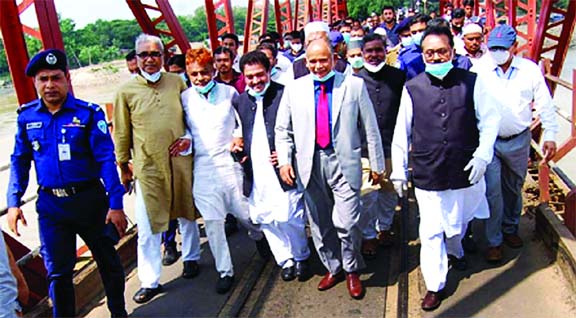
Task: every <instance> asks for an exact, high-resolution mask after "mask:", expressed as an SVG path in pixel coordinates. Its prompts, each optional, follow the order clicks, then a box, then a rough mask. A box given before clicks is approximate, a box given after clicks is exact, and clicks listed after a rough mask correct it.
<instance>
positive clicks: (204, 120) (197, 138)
mask: <svg viewBox="0 0 576 318" xmlns="http://www.w3.org/2000/svg"><path fill="white" fill-rule="evenodd" d="M237 94H238V93H237V92H236V89H234V87H232V86H230V85H226V84H221V83H216V85H214V88H212V89H211V90H210V92H209V93H208V96H207V97H204V96H202V95H201V94H199V93H197V92H196V91H195V90H194V88H189V89H188V90H186V91H185V92H183V93H182V103H183V105H184V112H185V114H186V116H185V118H186V121H187V123H188V126H189V127H190V133H191V135H192V142H193V147H194V187H195V190H194V191H195V202H196V206H197V207H198V209H199V210H200V213H201V214H202V217H203V218H204V219H205V220H223V219H224V218H225V217H226V214H227V213H228V212H235V213H236V214H238V213H246V214H247V213H248V211H247V202H246V199H245V198H244V197H243V196H242V167H241V166H240V164H239V163H237V162H234V160H233V158H232V156H231V155H230V145H231V143H232V138H233V136H234V134H235V132H238V131H240V130H239V128H238V123H237V121H236V118H237V117H236V113H235V111H234V108H233V107H232V97H234V96H236V95H237ZM230 207H232V209H238V211H229V209H230ZM240 210H244V211H240ZM246 218H247V217H246Z"/></svg>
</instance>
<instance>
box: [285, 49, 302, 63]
mask: <svg viewBox="0 0 576 318" xmlns="http://www.w3.org/2000/svg"><path fill="white" fill-rule="evenodd" d="M304 53H305V51H304V49H303V48H302V49H301V50H300V51H298V53H296V55H293V54H292V50H287V51H286V52H284V53H283V54H284V56H285V57H286V58H287V59H289V60H290V62H292V63H294V60H296V59H297V58H299V57H300V56H302V55H303V54H304Z"/></svg>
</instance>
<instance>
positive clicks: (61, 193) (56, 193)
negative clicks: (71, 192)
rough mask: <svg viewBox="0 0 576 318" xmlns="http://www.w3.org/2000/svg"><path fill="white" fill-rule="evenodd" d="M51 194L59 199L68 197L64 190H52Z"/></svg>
mask: <svg viewBox="0 0 576 318" xmlns="http://www.w3.org/2000/svg"><path fill="white" fill-rule="evenodd" d="M52 194H53V195H54V196H56V197H59V198H65V197H67V196H68V192H66V189H52Z"/></svg>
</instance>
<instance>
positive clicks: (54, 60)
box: [46, 53, 58, 65]
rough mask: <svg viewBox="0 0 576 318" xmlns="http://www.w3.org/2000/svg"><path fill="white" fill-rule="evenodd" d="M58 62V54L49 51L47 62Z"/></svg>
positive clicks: (51, 63) (52, 63)
mask: <svg viewBox="0 0 576 318" xmlns="http://www.w3.org/2000/svg"><path fill="white" fill-rule="evenodd" d="M57 62H58V58H56V55H54V54H52V53H48V55H46V63H48V64H50V65H54V64H56V63H57Z"/></svg>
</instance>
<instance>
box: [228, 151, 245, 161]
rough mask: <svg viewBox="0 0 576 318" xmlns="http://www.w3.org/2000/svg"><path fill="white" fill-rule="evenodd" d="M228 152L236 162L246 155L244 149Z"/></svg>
mask: <svg viewBox="0 0 576 318" xmlns="http://www.w3.org/2000/svg"><path fill="white" fill-rule="evenodd" d="M230 154H231V155H232V158H233V159H234V161H236V162H240V161H242V159H243V158H244V157H246V153H245V152H244V151H235V152H231V153H230Z"/></svg>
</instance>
